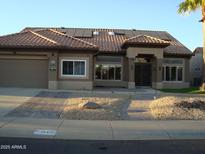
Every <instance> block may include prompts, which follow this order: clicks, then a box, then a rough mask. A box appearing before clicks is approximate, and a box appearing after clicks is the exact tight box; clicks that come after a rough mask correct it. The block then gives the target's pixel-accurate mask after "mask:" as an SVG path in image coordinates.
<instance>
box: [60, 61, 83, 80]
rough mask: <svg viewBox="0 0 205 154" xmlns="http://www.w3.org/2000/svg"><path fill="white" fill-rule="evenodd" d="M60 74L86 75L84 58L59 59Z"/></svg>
mask: <svg viewBox="0 0 205 154" xmlns="http://www.w3.org/2000/svg"><path fill="white" fill-rule="evenodd" d="M61 75H62V76H73V77H75V76H76V77H85V76H86V60H70V59H63V60H61Z"/></svg>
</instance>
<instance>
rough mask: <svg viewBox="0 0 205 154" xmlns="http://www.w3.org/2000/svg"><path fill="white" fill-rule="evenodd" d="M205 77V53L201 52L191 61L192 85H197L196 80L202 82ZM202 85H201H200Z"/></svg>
mask: <svg viewBox="0 0 205 154" xmlns="http://www.w3.org/2000/svg"><path fill="white" fill-rule="evenodd" d="M202 76H203V53H202V52H201V53H200V52H199V53H196V54H195V55H194V56H192V58H191V60H190V80H191V84H192V85H195V84H197V83H194V82H195V81H194V80H199V82H200V81H201V82H202ZM199 84H200V83H199Z"/></svg>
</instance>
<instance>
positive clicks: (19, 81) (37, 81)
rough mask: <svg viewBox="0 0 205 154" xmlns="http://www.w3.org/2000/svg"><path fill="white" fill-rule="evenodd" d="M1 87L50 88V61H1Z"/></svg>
mask: <svg viewBox="0 0 205 154" xmlns="http://www.w3.org/2000/svg"><path fill="white" fill-rule="evenodd" d="M0 87H25V88H48V61H47V60H45V59H43V60H42V59H39V60H29V59H28V60H23V59H0Z"/></svg>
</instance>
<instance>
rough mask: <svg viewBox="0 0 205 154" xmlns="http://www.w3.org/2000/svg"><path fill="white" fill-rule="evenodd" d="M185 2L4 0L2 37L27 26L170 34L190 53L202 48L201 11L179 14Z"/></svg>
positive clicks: (168, 0)
mask: <svg viewBox="0 0 205 154" xmlns="http://www.w3.org/2000/svg"><path fill="white" fill-rule="evenodd" d="M180 2H182V0H146V1H144V0H72V1H71V0H1V3H0V19H1V23H0V35H6V34H11V33H16V32H19V31H20V30H22V29H23V28H25V27H41V26H43V27H79V28H80V27H82V28H85V27H86V28H88V27H89V28H120V29H121V28H125V29H142V30H162V31H167V32H169V33H170V34H171V35H173V36H174V37H176V38H177V39H178V40H179V41H180V42H181V43H183V44H184V45H185V46H187V47H188V48H189V49H190V50H192V51H193V50H194V49H195V48H196V47H198V46H202V45H203V43H202V42H203V36H202V24H201V23H200V22H198V21H199V20H200V19H201V12H200V10H198V11H196V12H193V13H191V14H189V15H179V14H178V13H177V9H178V5H179V4H180Z"/></svg>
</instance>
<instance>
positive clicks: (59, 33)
mask: <svg viewBox="0 0 205 154" xmlns="http://www.w3.org/2000/svg"><path fill="white" fill-rule="evenodd" d="M30 30H31V31H33V32H35V33H37V34H39V35H42V36H44V37H46V38H48V39H50V40H52V41H55V42H57V43H59V44H60V46H61V47H62V48H63V47H66V48H68V47H72V48H79V47H80V48H81V49H85V48H88V49H89V48H90V49H95V50H96V49H98V50H99V52H101V53H125V51H126V50H125V49H124V48H122V45H123V43H125V41H128V42H129V41H134V42H137V43H143V41H144V42H145V45H146V44H147V45H150V44H149V43H151V44H158V43H160V44H163V45H165V44H167V42H168V43H169V46H167V47H164V53H165V54H180V55H192V52H191V51H190V50H189V49H188V48H186V47H185V46H184V45H183V44H181V43H180V42H179V41H178V40H177V39H175V38H174V37H173V36H171V35H170V34H169V33H167V32H165V31H149V30H129V29H101V28H97V29H96V28H52V27H51V29H50V28H44V27H37V28H32V27H31V28H25V29H24V30H23V31H22V32H21V33H19V34H14V35H11V36H4V37H0V46H2V45H8V44H10V46H12V45H19V46H21V45H25V44H27V45H30V46H31V47H32V46H41V45H44V46H48V47H50V46H56V44H53V43H52V42H49V41H47V40H45V39H43V38H40V37H38V36H36V35H34V34H32V35H31V34H30V32H29V31H30ZM94 31H98V32H99V35H93V32H94ZM108 32H114V33H115V35H109V34H108ZM27 33H28V34H27ZM16 35H17V36H16ZM23 37H24V38H23ZM5 40H7V41H5Z"/></svg>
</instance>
